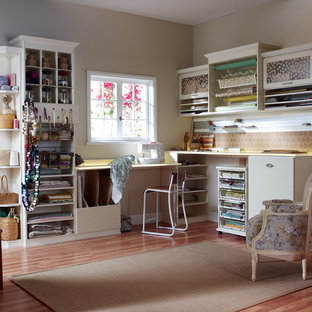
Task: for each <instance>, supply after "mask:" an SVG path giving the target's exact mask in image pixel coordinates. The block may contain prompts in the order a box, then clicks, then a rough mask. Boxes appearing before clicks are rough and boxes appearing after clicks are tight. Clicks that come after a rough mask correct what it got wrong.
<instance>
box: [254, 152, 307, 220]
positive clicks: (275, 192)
mask: <svg viewBox="0 0 312 312" xmlns="http://www.w3.org/2000/svg"><path fill="white" fill-rule="evenodd" d="M311 171H312V157H305V156H297V157H296V156H249V157H248V185H249V188H248V218H249V219H250V218H252V217H253V216H255V215H257V214H259V212H260V210H262V209H264V206H263V204H262V202H263V201H264V200H272V199H290V200H295V201H302V198H303V188H304V185H305V182H306V179H307V177H308V175H309V174H310V172H311Z"/></svg>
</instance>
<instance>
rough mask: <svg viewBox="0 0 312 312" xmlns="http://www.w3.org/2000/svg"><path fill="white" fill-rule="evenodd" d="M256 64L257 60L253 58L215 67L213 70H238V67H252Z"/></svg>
mask: <svg viewBox="0 0 312 312" xmlns="http://www.w3.org/2000/svg"><path fill="white" fill-rule="evenodd" d="M256 64H257V58H256V57H253V58H250V59H247V60H241V61H234V62H230V63H225V64H219V65H215V66H214V67H213V68H214V70H217V71H221V70H229V69H234V68H239V67H248V66H254V65H256Z"/></svg>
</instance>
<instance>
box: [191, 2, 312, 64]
mask: <svg viewBox="0 0 312 312" xmlns="http://www.w3.org/2000/svg"><path fill="white" fill-rule="evenodd" d="M311 12H312V1H311V0H274V1H272V2H270V3H267V4H264V5H261V6H258V7H255V8H252V9H248V10H245V11H242V12H239V13H236V14H231V15H228V16H225V17H222V18H219V19H216V20H213V21H210V22H206V23H203V24H200V25H197V26H195V27H194V46H193V49H194V51H193V61H194V65H201V64H205V63H207V59H206V58H205V57H204V56H203V54H205V53H208V52H214V51H219V50H222V49H227V48H232V47H236V46H240V45H244V44H248V43H253V42H264V43H269V44H273V45H278V46H281V47H289V46H294V45H299V44H305V43H311V42H312V38H311V33H312V18H311Z"/></svg>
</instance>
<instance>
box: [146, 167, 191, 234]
mask: <svg viewBox="0 0 312 312" xmlns="http://www.w3.org/2000/svg"><path fill="white" fill-rule="evenodd" d="M185 181H186V172H180V173H177V172H172V173H171V174H170V179H169V187H168V186H167V187H166V186H158V187H151V188H147V189H146V190H145V191H144V202H143V229H142V233H143V234H153V235H161V236H172V235H173V234H174V233H175V231H186V230H187V228H188V222H187V217H186V212H185V205H184V189H185ZM150 192H156V229H165V230H171V233H162V232H151V231H145V222H146V195H147V193H150ZM160 193H165V194H167V195H168V209H169V219H170V224H171V226H160V225H159V224H158V221H159V220H158V217H159V194H160ZM179 195H180V196H181V204H182V211H183V216H184V221H185V227H184V228H178V227H177V226H176V222H174V220H173V212H175V213H177V214H178V209H179ZM172 202H173V205H171V203H172Z"/></svg>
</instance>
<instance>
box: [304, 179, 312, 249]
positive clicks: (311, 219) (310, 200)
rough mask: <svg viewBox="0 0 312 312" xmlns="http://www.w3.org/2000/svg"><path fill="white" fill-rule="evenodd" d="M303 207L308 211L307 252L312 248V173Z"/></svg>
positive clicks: (307, 184) (308, 180) (305, 189)
mask: <svg viewBox="0 0 312 312" xmlns="http://www.w3.org/2000/svg"><path fill="white" fill-rule="evenodd" d="M303 209H304V210H307V211H308V224H307V236H306V252H307V251H309V250H310V249H312V242H311V232H312V228H311V227H312V173H311V174H310V175H309V176H308V178H307V182H306V184H305V187H304V192H303Z"/></svg>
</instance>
